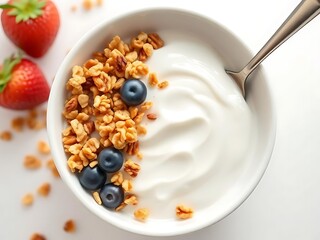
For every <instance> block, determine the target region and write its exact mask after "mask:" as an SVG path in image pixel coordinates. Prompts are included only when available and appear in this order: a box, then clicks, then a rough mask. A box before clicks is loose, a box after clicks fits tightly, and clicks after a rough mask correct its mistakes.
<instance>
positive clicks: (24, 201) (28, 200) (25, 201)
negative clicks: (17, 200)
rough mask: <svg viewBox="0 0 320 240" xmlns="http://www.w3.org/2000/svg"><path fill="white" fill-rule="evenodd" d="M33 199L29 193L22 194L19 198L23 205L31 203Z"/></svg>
mask: <svg viewBox="0 0 320 240" xmlns="http://www.w3.org/2000/svg"><path fill="white" fill-rule="evenodd" d="M33 201H34V198H33V195H32V194H31V193H27V194H26V195H24V196H23V197H22V200H21V202H22V204H23V205H24V206H30V205H32V203H33Z"/></svg>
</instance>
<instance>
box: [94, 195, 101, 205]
mask: <svg viewBox="0 0 320 240" xmlns="http://www.w3.org/2000/svg"><path fill="white" fill-rule="evenodd" d="M92 196H93V199H94V200H95V201H96V203H98V204H99V205H101V204H102V200H101V198H100V194H99V193H98V192H93V193H92Z"/></svg>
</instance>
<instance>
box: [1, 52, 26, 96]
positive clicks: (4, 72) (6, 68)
mask: <svg viewBox="0 0 320 240" xmlns="http://www.w3.org/2000/svg"><path fill="white" fill-rule="evenodd" d="M20 61H21V54H17V55H16V56H11V57H10V58H7V59H5V60H4V62H3V66H2V69H1V71H0V93H1V92H2V91H3V90H4V89H5V87H6V85H7V83H8V82H9V81H10V79H11V73H12V70H13V68H14V67H15V66H16V65H17V64H18V63H20Z"/></svg>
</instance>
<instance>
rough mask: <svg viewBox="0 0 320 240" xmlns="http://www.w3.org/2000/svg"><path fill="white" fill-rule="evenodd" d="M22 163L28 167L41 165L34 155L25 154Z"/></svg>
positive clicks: (33, 167)
mask: <svg viewBox="0 0 320 240" xmlns="http://www.w3.org/2000/svg"><path fill="white" fill-rule="evenodd" d="M23 165H24V166H25V168H28V169H38V168H40V167H41V165H42V164H41V161H40V159H38V158H37V157H36V156H33V155H26V156H25V158H24V162H23Z"/></svg>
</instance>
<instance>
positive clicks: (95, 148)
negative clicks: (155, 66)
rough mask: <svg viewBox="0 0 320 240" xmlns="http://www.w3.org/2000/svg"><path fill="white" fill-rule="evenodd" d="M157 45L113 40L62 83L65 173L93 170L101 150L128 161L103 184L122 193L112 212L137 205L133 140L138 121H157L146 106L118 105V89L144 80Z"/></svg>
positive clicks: (140, 130) (153, 37) (152, 36)
mask: <svg viewBox="0 0 320 240" xmlns="http://www.w3.org/2000/svg"><path fill="white" fill-rule="evenodd" d="M83 3H84V4H86V8H87V9H90V8H91V7H92V1H83ZM90 4H91V5H90ZM163 45H164V42H163V40H162V39H161V38H160V36H159V35H158V34H156V33H149V34H147V33H144V32H141V33H139V34H138V35H137V36H136V37H133V38H132V39H131V41H130V42H129V43H126V42H124V41H123V40H122V39H121V37H120V36H118V35H116V36H114V37H113V38H112V39H111V41H110V42H109V43H107V44H106V47H105V49H103V51H97V52H94V53H93V54H92V58H90V59H88V60H87V61H86V62H84V63H83V65H76V66H74V67H73V68H72V74H71V76H70V78H69V79H68V80H67V82H66V89H67V92H68V95H67V98H66V101H65V105H64V111H63V113H62V115H63V116H64V118H65V120H66V123H67V126H66V128H65V129H64V131H63V132H62V143H63V147H64V150H65V152H66V154H67V155H68V160H67V165H68V167H69V169H70V171H71V172H75V173H76V172H81V171H82V170H83V169H84V168H85V167H87V166H89V167H91V168H93V167H95V166H96V165H97V164H98V160H97V158H98V155H99V153H100V152H101V150H102V149H103V148H105V147H114V148H116V149H118V150H121V151H122V152H123V153H124V154H125V155H128V156H130V157H131V158H130V159H126V161H125V162H124V164H123V167H122V168H121V169H120V171H118V172H116V173H114V174H113V175H112V176H111V177H110V178H108V179H109V180H108V181H110V182H111V183H113V184H114V185H117V186H120V187H121V188H122V189H123V191H124V192H125V198H124V201H123V202H122V203H121V204H120V205H119V206H118V207H117V208H116V209H115V210H116V211H119V210H121V209H122V208H124V207H125V206H126V205H137V204H138V198H137V196H136V195H134V194H133V193H132V190H133V181H132V179H133V178H135V177H137V175H138V173H139V171H140V165H139V164H138V163H136V162H135V161H134V160H133V159H132V157H136V158H137V159H140V160H141V159H142V156H143V155H142V153H141V152H140V147H139V146H140V144H139V135H145V134H146V133H147V130H146V128H145V127H144V126H143V125H142V124H141V122H142V120H143V118H145V117H146V118H148V119H150V120H155V119H156V118H157V115H156V114H154V113H148V112H147V111H148V110H149V109H151V107H152V105H153V104H152V102H144V103H142V104H141V105H139V106H128V105H126V103H124V101H122V99H121V95H120V89H121V87H122V85H123V84H124V83H125V82H126V81H127V80H128V79H130V78H135V79H138V78H141V77H145V78H146V77H147V76H148V73H149V68H148V65H147V64H146V61H147V60H148V58H150V57H151V56H152V55H153V53H154V50H155V49H158V48H161V47H162V46H163ZM150 78H152V79H153V80H152V84H153V86H157V85H158V83H159V81H158V80H157V77H156V74H155V73H153V74H149V82H150V81H151V80H150ZM155 79H156V80H155ZM158 87H159V86H158ZM92 196H93V198H94V200H95V201H96V202H97V203H98V204H100V205H101V204H102V200H101V198H100V195H99V191H94V192H92ZM148 215H149V211H148V210H147V209H144V208H140V209H138V210H136V212H135V213H134V216H135V217H136V219H138V220H142V221H144V220H145V219H146V218H147V217H148Z"/></svg>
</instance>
